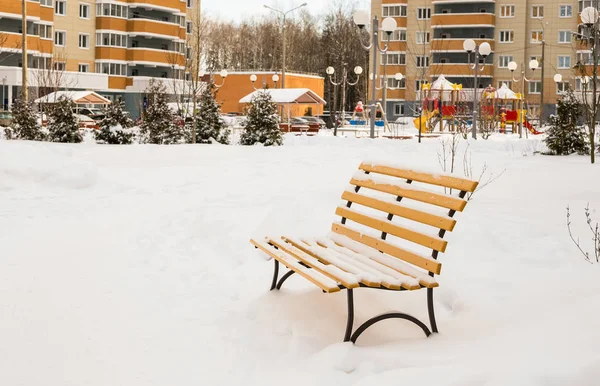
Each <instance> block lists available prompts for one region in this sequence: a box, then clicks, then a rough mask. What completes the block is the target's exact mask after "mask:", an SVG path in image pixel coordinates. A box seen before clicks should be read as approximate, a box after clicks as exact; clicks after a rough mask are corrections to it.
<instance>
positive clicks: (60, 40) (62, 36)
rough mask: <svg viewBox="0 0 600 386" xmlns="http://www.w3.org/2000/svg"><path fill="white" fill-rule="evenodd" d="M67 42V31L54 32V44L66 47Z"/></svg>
mask: <svg viewBox="0 0 600 386" xmlns="http://www.w3.org/2000/svg"><path fill="white" fill-rule="evenodd" d="M66 44H67V32H66V31H55V32H54V45H55V46H61V47H64V46H65V45H66Z"/></svg>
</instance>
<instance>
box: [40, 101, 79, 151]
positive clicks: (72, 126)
mask: <svg viewBox="0 0 600 386" xmlns="http://www.w3.org/2000/svg"><path fill="white" fill-rule="evenodd" d="M73 107H74V104H73V101H71V100H70V99H68V98H65V97H64V96H61V97H60V98H59V99H58V100H57V101H56V103H54V104H53V105H52V107H51V108H50V112H49V114H48V132H49V133H48V137H49V138H50V141H52V142H67V143H79V142H81V141H83V136H82V135H81V133H80V132H79V128H78V125H77V119H76V118H75V115H74V114H73Z"/></svg>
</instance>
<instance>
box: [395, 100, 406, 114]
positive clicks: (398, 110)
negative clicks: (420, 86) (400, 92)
mask: <svg viewBox="0 0 600 386" xmlns="http://www.w3.org/2000/svg"><path fill="white" fill-rule="evenodd" d="M394 115H402V116H404V103H394Z"/></svg>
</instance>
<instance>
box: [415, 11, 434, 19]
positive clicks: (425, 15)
mask: <svg viewBox="0 0 600 386" xmlns="http://www.w3.org/2000/svg"><path fill="white" fill-rule="evenodd" d="M429 19H431V8H417V20H429Z"/></svg>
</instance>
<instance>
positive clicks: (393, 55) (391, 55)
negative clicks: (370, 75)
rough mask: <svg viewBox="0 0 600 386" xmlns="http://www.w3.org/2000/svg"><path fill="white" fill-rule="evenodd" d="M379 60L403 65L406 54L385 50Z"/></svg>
mask: <svg viewBox="0 0 600 386" xmlns="http://www.w3.org/2000/svg"><path fill="white" fill-rule="evenodd" d="M381 62H382V63H386V64H392V65H404V64H406V54H405V53H404V52H387V53H385V54H383V55H382V58H381Z"/></svg>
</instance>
